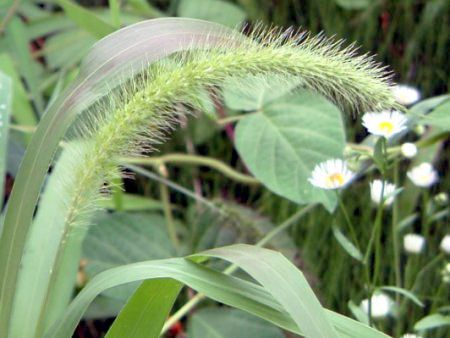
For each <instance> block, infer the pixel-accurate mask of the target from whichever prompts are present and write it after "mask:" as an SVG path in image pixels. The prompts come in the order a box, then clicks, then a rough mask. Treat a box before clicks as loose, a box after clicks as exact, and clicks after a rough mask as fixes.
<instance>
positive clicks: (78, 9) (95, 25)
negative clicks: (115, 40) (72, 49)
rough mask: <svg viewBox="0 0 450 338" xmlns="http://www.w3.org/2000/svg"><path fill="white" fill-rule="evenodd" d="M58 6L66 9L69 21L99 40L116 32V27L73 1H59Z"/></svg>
mask: <svg viewBox="0 0 450 338" xmlns="http://www.w3.org/2000/svg"><path fill="white" fill-rule="evenodd" d="M58 4H59V5H61V7H62V8H63V9H64V12H66V14H67V16H68V17H69V19H71V20H72V21H73V22H75V23H76V24H77V25H78V26H80V27H81V28H83V29H84V30H86V31H87V32H89V33H90V34H92V35H93V36H94V37H96V38H98V39H100V38H102V37H104V36H106V35H108V34H110V33H112V32H114V31H115V28H114V26H112V25H110V24H109V23H107V22H106V21H103V20H102V19H100V18H99V17H98V16H97V15H95V14H94V13H93V12H92V11H90V10H88V9H86V8H83V7H82V6H80V5H78V4H76V3H74V2H72V1H71V0H58Z"/></svg>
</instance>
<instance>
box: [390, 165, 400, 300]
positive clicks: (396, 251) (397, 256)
mask: <svg viewBox="0 0 450 338" xmlns="http://www.w3.org/2000/svg"><path fill="white" fill-rule="evenodd" d="M399 181H400V180H399V168H398V162H397V161H395V164H394V184H395V186H396V187H398V184H399ZM397 224H398V201H397V198H395V199H394V204H393V206H392V250H393V252H394V268H395V286H396V287H399V288H401V287H402V275H401V268H400V248H399V241H398V230H397ZM395 300H396V301H397V303H398V302H399V300H400V294H398V293H396V294H395Z"/></svg>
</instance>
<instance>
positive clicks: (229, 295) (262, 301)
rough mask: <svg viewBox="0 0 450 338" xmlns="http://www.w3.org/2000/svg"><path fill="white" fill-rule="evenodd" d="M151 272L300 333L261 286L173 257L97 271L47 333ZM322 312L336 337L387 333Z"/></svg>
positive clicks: (51, 335) (55, 333)
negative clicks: (107, 293)
mask: <svg viewBox="0 0 450 338" xmlns="http://www.w3.org/2000/svg"><path fill="white" fill-rule="evenodd" d="M234 247H235V246H231V247H227V248H222V249H220V250H221V252H220V255H224V256H228V255H230V256H232V255H233V254H235V250H233V248H234ZM214 255H215V254H214ZM217 255H219V253H217ZM196 256H200V257H201V256H205V254H202V253H201V254H199V255H196ZM267 257H269V258H270V259H269V260H268V261H267V262H265V263H266V264H268V265H269V266H270V268H271V269H276V266H273V264H275V265H276V264H279V261H278V260H279V259H280V257H281V259H285V258H283V257H282V256H281V255H280V254H279V253H277V252H275V251H270V250H267V251H266V252H265V257H264V258H267ZM254 260H256V261H257V263H258V264H259V263H260V262H261V257H253V258H252V261H254ZM273 260H274V261H273ZM242 263H243V265H244V266H245V267H247V266H248V262H242ZM267 276H269V277H270V276H272V275H270V274H267ZM155 278H156V279H157V278H173V279H176V280H178V281H179V282H182V283H184V284H186V285H188V286H189V287H191V288H193V289H195V290H197V291H199V292H201V293H204V294H205V295H207V296H208V297H210V298H212V299H214V300H216V301H218V302H221V303H224V304H227V305H230V306H233V307H236V308H238V309H241V310H245V311H247V312H249V313H252V314H254V315H256V316H259V317H261V318H263V319H266V320H268V321H269V322H271V323H274V324H276V325H278V326H280V327H282V328H284V329H286V330H289V331H292V332H295V333H298V334H301V332H300V330H299V328H298V325H297V324H296V323H295V322H294V321H293V319H292V318H291V316H290V315H289V314H288V313H286V311H284V310H283V308H282V307H281V305H280V303H279V302H278V301H276V300H275V299H274V298H273V296H272V295H271V294H269V293H268V292H266V290H264V289H263V288H262V287H261V286H259V285H256V284H254V283H250V282H247V281H244V280H241V279H238V278H235V277H231V276H228V275H225V274H223V273H220V272H217V271H215V270H211V269H209V268H207V267H204V266H202V265H199V264H196V263H194V262H192V261H190V260H186V259H183V258H171V259H165V260H158V261H147V262H140V263H135V264H130V265H124V266H121V267H117V268H113V269H110V270H107V271H104V272H102V273H100V274H98V275H97V276H95V277H94V278H93V279H92V280H91V281H90V282H89V283H88V284H87V285H86V287H85V288H84V289H83V290H82V291H81V292H80V293H79V294H78V296H77V297H76V298H75V300H74V301H73V302H72V303H71V305H70V306H69V308H68V309H67V311H66V312H65V314H64V316H63V317H62V318H60V319H59V320H57V321H56V323H55V325H54V326H53V327H52V328H51V329H50V330H49V331H47V332H46V334H45V338H65V337H70V336H71V334H72V332H73V330H74V329H75V327H76V325H77V323H78V321H79V320H80V319H81V317H82V316H83V313H84V312H85V311H86V309H87V308H88V306H89V304H90V303H91V302H92V301H93V300H94V298H95V297H96V296H97V295H99V294H100V293H101V292H103V291H105V290H107V289H109V288H112V287H115V286H119V285H123V284H126V283H130V282H135V281H141V280H144V279H155ZM266 278H267V277H266ZM294 287H295V286H294ZM325 313H326V321H330V322H331V323H332V324H333V326H334V327H335V328H336V330H337V331H338V332H339V337H349V338H350V337H351V338H360V337H365V338H387V337H388V336H386V335H385V334H383V333H381V332H379V331H376V330H374V329H372V328H370V327H368V326H366V325H364V324H362V323H359V322H357V321H355V320H352V319H350V318H347V317H345V316H342V315H340V314H337V313H335V312H332V311H328V310H326V311H325Z"/></svg>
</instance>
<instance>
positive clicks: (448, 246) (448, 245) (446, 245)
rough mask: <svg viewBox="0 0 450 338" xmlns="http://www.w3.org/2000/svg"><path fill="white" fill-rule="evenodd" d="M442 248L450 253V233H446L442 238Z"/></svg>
mask: <svg viewBox="0 0 450 338" xmlns="http://www.w3.org/2000/svg"><path fill="white" fill-rule="evenodd" d="M440 248H441V250H442V251H444V252H445V253H446V254H450V235H445V236H444V238H442V241H441V245H440Z"/></svg>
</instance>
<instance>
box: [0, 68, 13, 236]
mask: <svg viewBox="0 0 450 338" xmlns="http://www.w3.org/2000/svg"><path fill="white" fill-rule="evenodd" d="M11 89H12V86H11V78H10V77H9V76H7V75H5V74H4V73H3V72H2V71H0V197H1V199H2V202H1V203H0V209H1V208H2V207H3V187H4V182H5V175H6V159H7V155H6V152H7V150H8V131H9V117H10V115H11V99H12V90H11ZM0 233H1V232H0Z"/></svg>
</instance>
